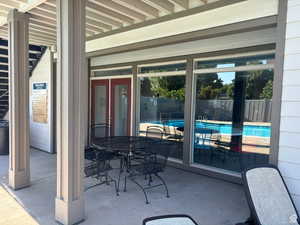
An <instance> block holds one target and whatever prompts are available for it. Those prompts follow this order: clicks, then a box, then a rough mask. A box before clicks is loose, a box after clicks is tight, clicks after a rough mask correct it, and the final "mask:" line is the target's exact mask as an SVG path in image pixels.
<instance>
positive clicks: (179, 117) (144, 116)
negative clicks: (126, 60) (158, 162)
mask: <svg viewBox="0 0 300 225" xmlns="http://www.w3.org/2000/svg"><path fill="white" fill-rule="evenodd" d="M139 81H140V126H139V128H140V135H147V136H152V137H155V138H158V137H161V138H163V139H168V140H172V141H176V142H177V143H176V144H177V145H176V146H177V147H176V149H175V150H174V151H172V152H171V157H173V158H177V159H182V147H183V132H184V100H185V76H168V77H163V76H161V77H143V78H140V80H139ZM147 131H148V132H147Z"/></svg>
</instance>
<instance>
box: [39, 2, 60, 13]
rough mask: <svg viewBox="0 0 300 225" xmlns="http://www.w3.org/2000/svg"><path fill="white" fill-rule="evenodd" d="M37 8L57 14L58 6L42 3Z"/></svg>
mask: <svg viewBox="0 0 300 225" xmlns="http://www.w3.org/2000/svg"><path fill="white" fill-rule="evenodd" d="M37 8H38V9H40V10H43V11H46V12H49V13H53V14H56V7H54V6H52V5H47V4H41V5H39V6H38V7H37Z"/></svg>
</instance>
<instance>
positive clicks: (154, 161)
mask: <svg viewBox="0 0 300 225" xmlns="http://www.w3.org/2000/svg"><path fill="white" fill-rule="evenodd" d="M170 149H171V144H170V142H166V141H161V142H157V143H156V144H153V143H152V145H150V146H147V148H145V149H144V151H145V154H144V156H143V160H142V161H139V163H137V164H134V165H130V168H129V170H128V176H125V184H124V191H126V190H127V179H129V180H131V181H132V182H133V183H135V184H136V185H137V186H138V187H139V188H140V189H141V190H142V191H143V193H144V196H145V199H146V204H149V200H148V196H147V192H146V190H147V189H151V188H155V187H159V186H164V188H165V190H166V196H167V197H169V190H168V187H167V184H166V182H165V181H164V179H163V178H162V177H161V176H160V175H159V174H160V173H163V172H164V171H165V168H166V165H167V161H168V157H169V154H170ZM138 177H144V179H143V180H144V182H145V184H144V185H143V184H141V182H139V181H138V180H137V178H138ZM154 177H156V178H157V179H158V180H159V181H160V182H159V183H154V179H153V178H154Z"/></svg>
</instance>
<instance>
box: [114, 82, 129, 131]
mask: <svg viewBox="0 0 300 225" xmlns="http://www.w3.org/2000/svg"><path fill="white" fill-rule="evenodd" d="M114 89H115V90H114V92H115V93H114V94H115V99H114V104H115V105H114V107H115V118H114V120H115V121H114V135H115V136H126V135H128V132H127V131H128V125H127V124H128V123H127V122H128V119H129V118H128V86H127V85H116V86H115V87H114Z"/></svg>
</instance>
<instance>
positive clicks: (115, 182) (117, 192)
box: [112, 180, 120, 196]
mask: <svg viewBox="0 0 300 225" xmlns="http://www.w3.org/2000/svg"><path fill="white" fill-rule="evenodd" d="M112 182H114V184H115V190H116V194H117V196H119V195H120V194H119V187H118V184H117V181H116V180H112Z"/></svg>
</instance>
